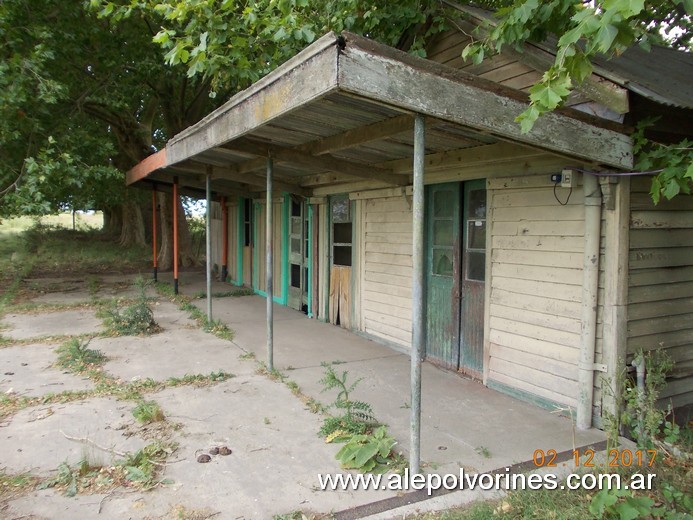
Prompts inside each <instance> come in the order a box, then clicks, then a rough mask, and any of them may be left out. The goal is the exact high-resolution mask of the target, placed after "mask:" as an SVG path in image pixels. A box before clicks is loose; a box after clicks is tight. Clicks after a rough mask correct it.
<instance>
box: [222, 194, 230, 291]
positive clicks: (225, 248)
mask: <svg viewBox="0 0 693 520" xmlns="http://www.w3.org/2000/svg"><path fill="white" fill-rule="evenodd" d="M228 261H229V208H227V207H226V197H222V198H221V281H222V282H225V281H226V277H227V276H228V274H229V264H228Z"/></svg>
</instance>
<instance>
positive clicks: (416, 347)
mask: <svg viewBox="0 0 693 520" xmlns="http://www.w3.org/2000/svg"><path fill="white" fill-rule="evenodd" d="M424 146H425V122H424V117H423V116H422V115H421V114H417V115H416V118H415V119H414V183H413V184H414V186H413V189H414V193H413V228H412V235H413V253H414V254H413V257H412V262H413V273H412V341H411V424H410V433H411V437H410V447H409V471H410V473H409V474H410V475H415V474H418V473H419V472H420V471H421V466H420V462H421V358H422V354H423V348H424V344H423V338H424V334H423V332H424V319H423V318H424V313H423V310H424V298H423V286H424V182H423V176H424V155H425V150H424Z"/></svg>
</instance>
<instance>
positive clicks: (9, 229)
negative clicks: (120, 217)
mask: <svg viewBox="0 0 693 520" xmlns="http://www.w3.org/2000/svg"><path fill="white" fill-rule="evenodd" d="M37 222H39V223H41V224H43V225H45V226H56V227H62V228H65V229H72V213H59V214H57V215H46V216H44V217H15V218H8V219H1V220H0V237H2V238H4V235H6V234H7V233H21V232H22V231H26V230H27V229H29V228H30V227H31V226H33V225H35V224H36V223H37ZM75 226H76V228H77V229H81V230H84V229H101V227H102V226H103V214H102V213H101V212H100V211H98V212H96V213H91V214H86V213H76V214H75Z"/></svg>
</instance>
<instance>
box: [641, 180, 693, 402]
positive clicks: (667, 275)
mask: <svg viewBox="0 0 693 520" xmlns="http://www.w3.org/2000/svg"><path fill="white" fill-rule="evenodd" d="M649 188H650V179H649V178H638V179H634V180H633V182H632V184H631V200H632V201H633V204H632V211H631V214H630V246H629V247H630V252H629V258H628V266H629V292H628V356H629V360H630V358H631V357H632V356H633V355H635V354H636V353H637V352H638V351H639V350H641V349H642V350H653V349H657V348H662V349H664V350H665V351H666V352H667V354H668V355H669V356H670V357H671V358H672V359H673V360H674V361H675V365H674V369H673V372H672V374H671V376H670V377H669V378H668V379H667V387H666V388H665V389H664V391H663V392H662V394H661V397H662V398H663V399H664V400H665V402H666V403H669V402H671V403H672V404H673V405H674V406H687V405H691V404H693V196H691V195H678V196H677V197H676V198H674V199H673V200H671V201H666V200H662V201H661V202H660V203H659V204H658V205H657V206H655V205H654V204H653V203H652V201H651V199H650V196H649V193H648V192H649Z"/></svg>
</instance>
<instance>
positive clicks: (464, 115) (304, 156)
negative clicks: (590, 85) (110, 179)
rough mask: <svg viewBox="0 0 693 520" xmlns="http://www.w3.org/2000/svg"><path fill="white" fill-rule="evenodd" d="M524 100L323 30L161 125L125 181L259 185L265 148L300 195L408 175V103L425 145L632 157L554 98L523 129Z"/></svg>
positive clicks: (608, 129) (610, 132)
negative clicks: (278, 61)
mask: <svg viewBox="0 0 693 520" xmlns="http://www.w3.org/2000/svg"><path fill="white" fill-rule="evenodd" d="M527 106H528V101H527V98H526V95H524V94H523V93H521V92H517V91H515V90H512V89H507V88H505V87H502V86H500V85H498V84H496V83H493V82H490V81H488V80H484V79H482V78H479V77H477V76H473V75H470V74H466V73H464V72H461V71H457V70H455V69H451V68H449V67H446V66H444V65H440V64H437V63H433V62H431V61H428V60H424V59H421V58H417V57H414V56H411V55H409V54H406V53H404V52H401V51H398V50H395V49H392V48H390V47H386V46H384V45H381V44H378V43H375V42H373V41H371V40H368V39H366V38H363V37H359V36H356V35H353V34H350V33H343V34H342V35H341V36H337V35H335V34H334V33H329V34H327V35H325V36H323V37H322V38H320V39H319V40H318V41H316V42H315V43H313V44H312V45H311V46H309V47H308V48H306V49H305V50H304V51H302V52H301V53H299V54H298V55H296V56H295V57H294V58H292V59H291V60H289V61H287V62H286V63H284V64H283V65H282V66H280V67H279V68H277V69H276V70H275V71H273V72H272V73H270V74H269V75H267V76H266V77H264V78H263V79H262V80H260V81H258V82H257V83H255V84H254V85H252V86H251V87H250V88H248V89H246V90H245V91H243V92H241V93H239V94H237V95H236V96H234V97H233V98H231V99H230V100H229V101H228V102H227V103H225V104H224V105H223V106H221V107H220V108H219V109H217V110H216V111H214V112H212V113H211V114H209V115H208V116H207V117H205V118H204V119H202V120H201V121H200V122H199V123H197V124H195V125H193V126H191V127H189V128H188V129H186V130H184V131H183V132H181V133H180V134H178V135H176V136H175V137H173V138H172V139H171V140H170V141H169V142H168V144H167V145H166V148H165V149H164V150H162V151H161V152H159V153H157V154H155V155H153V156H151V157H148V158H147V159H145V160H144V161H142V162H141V163H140V164H138V165H137V166H136V167H135V168H133V169H132V170H131V171H130V172H128V174H127V184H133V183H138V182H141V181H149V182H157V181H166V180H170V179H171V178H172V177H173V176H179V177H181V178H183V177H184V176H188V177H189V180H190V181H191V183H190V185H193V184H195V182H194V181H195V179H197V182H198V185H202V183H201V181H202V179H204V176H205V175H206V174H208V173H212V175H213V178H214V179H215V190H217V191H219V192H223V191H224V189H226V191H228V192H239V191H241V192H242V191H244V190H247V189H248V187H249V186H261V185H262V183H263V177H264V175H263V173H262V172H263V169H264V164H265V160H266V159H265V158H266V157H267V156H268V155H272V157H273V158H274V159H275V161H276V162H277V164H278V165H279V168H278V170H276V171H277V174H278V179H279V184H277V183H275V186H276V187H277V188H278V189H280V190H283V191H289V192H292V193H296V194H299V195H305V196H307V195H310V192H311V189H310V186H311V179H314V178H316V176H317V177H320V182H322V183H328V182H345V180H346V179H351V180H354V179H358V180H363V179H370V180H374V181H378V182H380V183H381V184H382V186H383V187H385V186H397V185H400V186H401V185H406V184H409V183H410V180H409V175H408V174H407V173H406V172H401V171H397V169H396V168H394V165H395V164H397V162H398V160H399V161H400V162H401V160H402V159H405V158H407V157H411V151H412V149H413V136H412V135H411V134H413V132H411V129H412V128H413V114H416V113H419V114H423V115H424V116H426V117H427V121H428V124H427V130H428V132H427V138H426V147H427V153H451V152H453V151H459V150H461V149H466V148H470V149H476V148H478V147H482V146H485V147H489V146H493V147H495V150H497V153H499V154H501V155H502V154H506V155H509V156H512V154H514V153H516V154H519V155H522V153H521V152H522V151H526V150H531V151H533V152H534V153H537V151H538V152H539V153H542V152H551V153H553V154H558V155H561V156H564V157H567V158H570V159H572V160H575V159H579V160H581V161H582V162H585V163H588V164H592V165H595V166H596V165H598V166H605V167H611V168H619V169H628V168H631V167H632V164H633V156H632V144H631V141H630V138H629V137H628V136H627V135H624V133H623V128H622V127H621V126H620V125H616V124H612V123H608V122H603V121H600V120H597V119H596V118H591V117H589V116H586V115H584V114H582V113H580V112H577V111H573V110H559V111H556V112H552V113H549V114H546V115H544V116H542V117H541V118H540V119H539V120H538V121H537V122H536V124H535V125H534V128H533V129H532V130H531V131H530V132H529V133H526V134H523V133H521V131H520V126H519V124H518V123H516V122H515V117H516V116H517V115H518V114H520V113H521V112H522V111H523V110H525V109H526V108H527ZM494 153H495V152H494ZM282 179H284V181H285V182H284V185H283V186H282ZM217 180H218V181H219V182H217ZM316 182H317V180H316ZM217 188H218V189H217Z"/></svg>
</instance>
